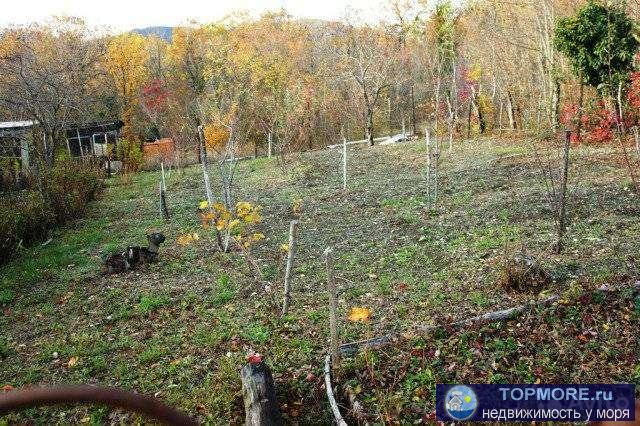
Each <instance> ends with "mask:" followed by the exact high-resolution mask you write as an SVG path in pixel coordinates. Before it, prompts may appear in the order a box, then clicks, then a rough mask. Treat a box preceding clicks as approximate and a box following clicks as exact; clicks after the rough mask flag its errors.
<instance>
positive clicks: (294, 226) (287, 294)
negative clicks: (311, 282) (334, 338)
mask: <svg viewBox="0 0 640 426" xmlns="http://www.w3.org/2000/svg"><path fill="white" fill-rule="evenodd" d="M297 233H298V221H297V220H292V221H291V224H290V225H289V252H288V254H287V267H286V269H285V273H284V301H283V303H282V316H285V315H287V313H288V312H289V304H290V303H291V268H292V267H293V257H294V256H295V250H296V235H297Z"/></svg>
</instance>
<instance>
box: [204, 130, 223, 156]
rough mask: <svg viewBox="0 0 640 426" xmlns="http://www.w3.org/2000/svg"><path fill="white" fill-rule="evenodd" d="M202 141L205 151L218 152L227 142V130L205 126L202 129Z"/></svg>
mask: <svg viewBox="0 0 640 426" xmlns="http://www.w3.org/2000/svg"><path fill="white" fill-rule="evenodd" d="M204 140H205V143H206V145H207V149H212V150H214V151H219V150H220V149H222V148H223V147H224V146H225V145H226V143H227V141H228V140H229V130H227V128H226V127H223V126H216V125H215V124H207V125H206V126H205V127H204Z"/></svg>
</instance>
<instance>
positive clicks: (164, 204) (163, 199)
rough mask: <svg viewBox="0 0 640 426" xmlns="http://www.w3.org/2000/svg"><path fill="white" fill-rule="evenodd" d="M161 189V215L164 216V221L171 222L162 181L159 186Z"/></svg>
mask: <svg viewBox="0 0 640 426" xmlns="http://www.w3.org/2000/svg"><path fill="white" fill-rule="evenodd" d="M158 186H159V187H160V215H162V218H163V219H164V220H169V208H168V207H167V196H166V194H165V192H164V188H163V187H162V186H163V183H162V181H160V183H159V185H158Z"/></svg>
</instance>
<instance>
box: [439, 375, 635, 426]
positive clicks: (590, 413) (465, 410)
mask: <svg viewBox="0 0 640 426" xmlns="http://www.w3.org/2000/svg"><path fill="white" fill-rule="evenodd" d="M634 394H635V387H634V385H624V384H616V385H605V384H598V385H566V384H558V385H513V384H509V385H436V417H437V419H438V420H441V421H451V420H455V421H476V422H477V421H492V422H496V421H507V422H530V421H565V422H585V421H633V420H635V398H634Z"/></svg>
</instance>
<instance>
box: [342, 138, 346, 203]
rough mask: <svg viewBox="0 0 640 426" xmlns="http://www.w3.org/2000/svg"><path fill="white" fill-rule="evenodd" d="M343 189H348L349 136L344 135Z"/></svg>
mask: <svg viewBox="0 0 640 426" xmlns="http://www.w3.org/2000/svg"><path fill="white" fill-rule="evenodd" d="M342 189H344V190H345V191H346V190H347V138H346V137H345V136H344V135H343V136H342Z"/></svg>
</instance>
